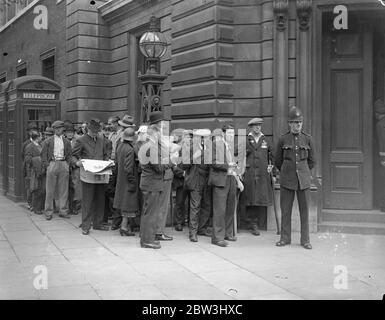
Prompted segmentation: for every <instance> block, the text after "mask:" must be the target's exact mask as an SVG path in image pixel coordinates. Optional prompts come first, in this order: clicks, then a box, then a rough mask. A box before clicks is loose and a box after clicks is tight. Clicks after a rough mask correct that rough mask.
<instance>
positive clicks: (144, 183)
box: [138, 140, 173, 191]
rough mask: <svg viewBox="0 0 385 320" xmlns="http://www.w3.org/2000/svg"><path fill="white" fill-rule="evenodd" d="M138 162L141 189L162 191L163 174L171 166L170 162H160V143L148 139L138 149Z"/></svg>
mask: <svg viewBox="0 0 385 320" xmlns="http://www.w3.org/2000/svg"><path fill="white" fill-rule="evenodd" d="M138 158H139V162H140V165H141V168H142V175H141V178H140V189H141V190H142V191H163V190H164V183H165V182H164V181H165V179H164V174H165V172H166V170H168V169H171V168H172V167H173V165H172V164H169V163H168V164H162V160H161V145H160V143H159V142H154V141H152V140H149V141H148V142H146V143H145V144H144V145H143V146H142V147H141V148H140V150H139V154H138Z"/></svg>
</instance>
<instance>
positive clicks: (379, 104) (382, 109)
mask: <svg viewBox="0 0 385 320" xmlns="http://www.w3.org/2000/svg"><path fill="white" fill-rule="evenodd" d="M374 111H375V112H377V113H379V114H385V104H384V101H382V99H377V100H376V101H375V102H374Z"/></svg>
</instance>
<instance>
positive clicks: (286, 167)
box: [275, 132, 315, 190]
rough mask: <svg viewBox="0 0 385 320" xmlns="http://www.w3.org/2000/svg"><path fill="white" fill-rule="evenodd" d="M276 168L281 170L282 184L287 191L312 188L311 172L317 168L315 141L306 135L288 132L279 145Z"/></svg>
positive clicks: (280, 139) (279, 141) (281, 138)
mask: <svg viewBox="0 0 385 320" xmlns="http://www.w3.org/2000/svg"><path fill="white" fill-rule="evenodd" d="M275 166H276V167H277V168H278V170H280V184H281V186H283V187H285V188H286V189H291V190H297V189H298V185H299V188H300V190H304V189H307V188H310V183H311V181H310V180H311V173H310V170H311V169H313V167H314V166H315V157H314V144H313V139H312V137H311V136H310V135H308V134H306V133H303V132H301V133H299V134H297V135H294V134H292V133H291V132H288V133H286V134H284V135H282V136H281V137H280V138H279V140H278V143H277V148H276V154H275Z"/></svg>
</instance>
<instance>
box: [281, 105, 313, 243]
mask: <svg viewBox="0 0 385 320" xmlns="http://www.w3.org/2000/svg"><path fill="white" fill-rule="evenodd" d="M288 122H289V126H290V131H289V132H287V133H286V134H284V135H282V136H281V137H280V138H279V140H278V143H277V148H276V154H275V166H276V167H277V168H278V170H280V184H281V198H280V204H281V215H282V222H281V223H282V226H281V239H280V240H279V241H278V242H277V243H276V245H277V246H279V247H281V246H285V245H288V244H290V243H291V212H292V208H293V201H294V196H295V194H297V200H298V207H299V215H300V220H301V245H302V246H303V247H304V248H305V249H311V248H312V246H311V244H310V238H309V189H310V180H311V172H310V170H311V169H313V167H314V166H315V156H314V151H315V150H314V144H313V139H312V137H311V136H310V135H309V134H307V133H304V132H303V131H302V124H303V116H302V112H301V110H300V109H299V108H297V107H295V106H293V107H291V108H290V110H289V117H288Z"/></svg>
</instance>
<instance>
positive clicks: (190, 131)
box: [183, 129, 193, 135]
mask: <svg viewBox="0 0 385 320" xmlns="http://www.w3.org/2000/svg"><path fill="white" fill-rule="evenodd" d="M187 134H193V131H192V130H191V129H185V130H183V135H187Z"/></svg>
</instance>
